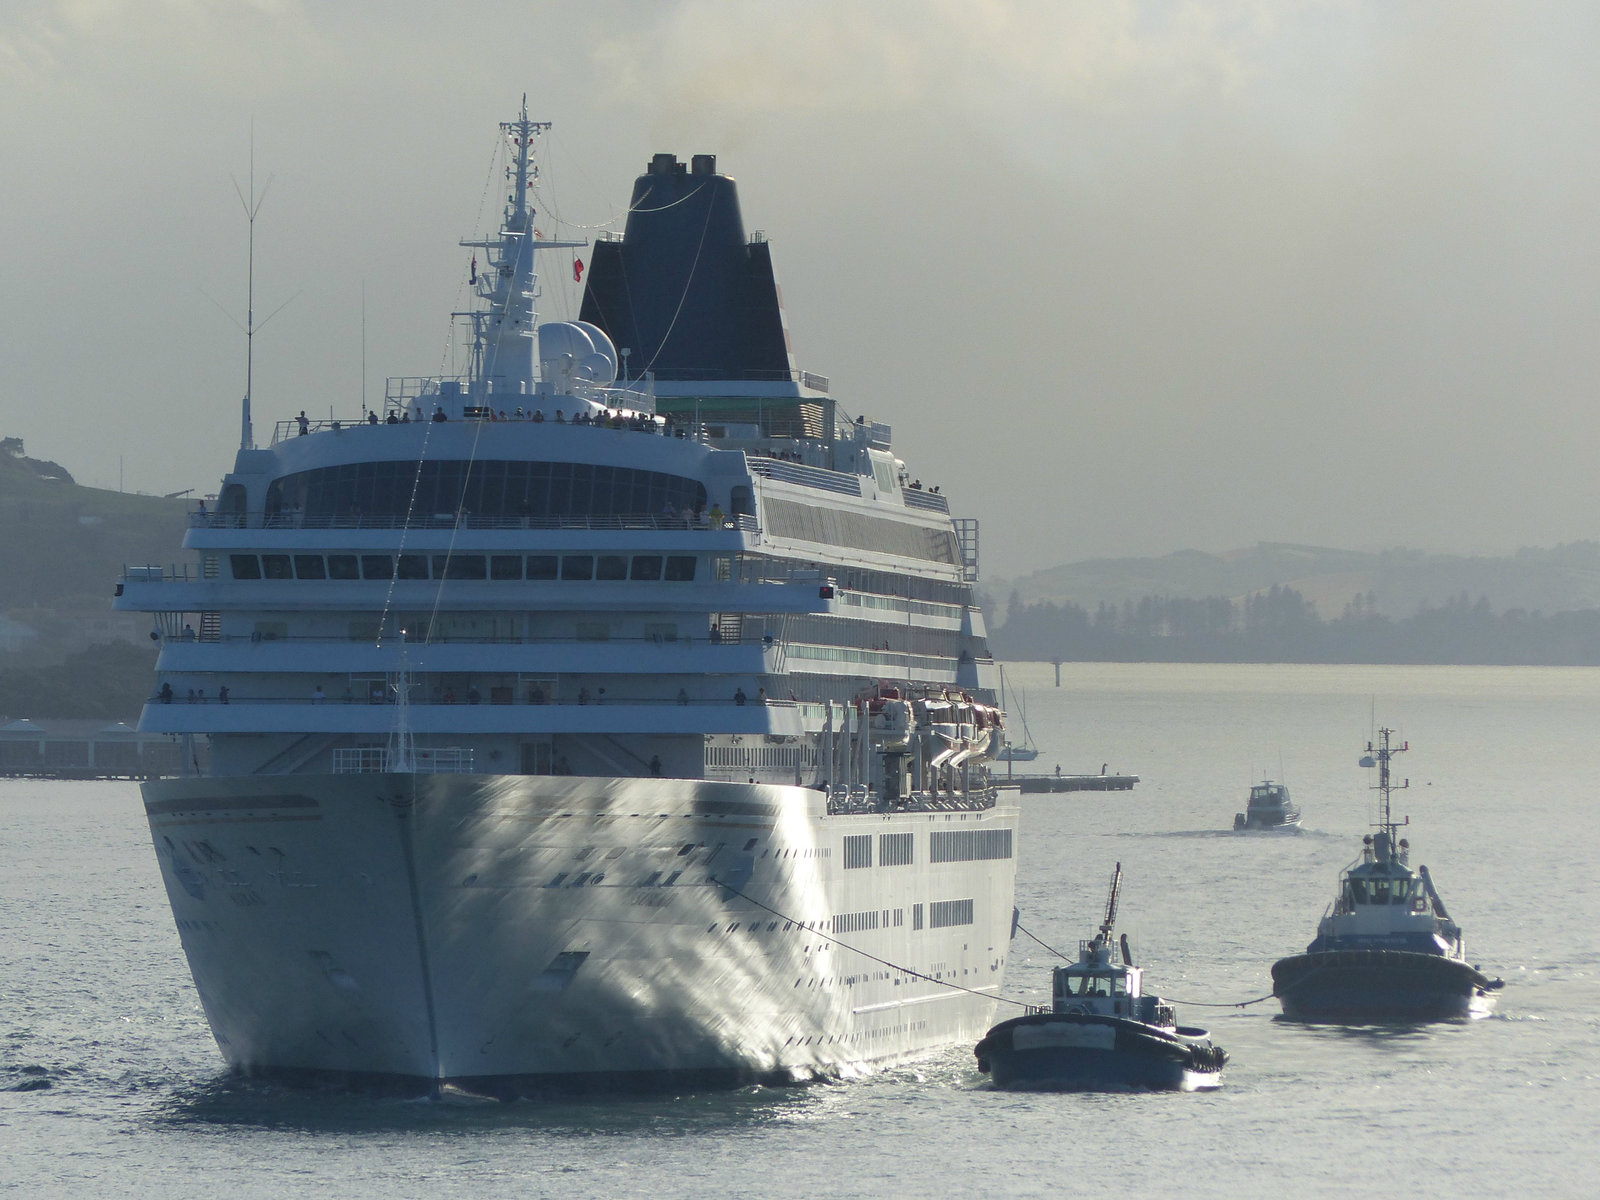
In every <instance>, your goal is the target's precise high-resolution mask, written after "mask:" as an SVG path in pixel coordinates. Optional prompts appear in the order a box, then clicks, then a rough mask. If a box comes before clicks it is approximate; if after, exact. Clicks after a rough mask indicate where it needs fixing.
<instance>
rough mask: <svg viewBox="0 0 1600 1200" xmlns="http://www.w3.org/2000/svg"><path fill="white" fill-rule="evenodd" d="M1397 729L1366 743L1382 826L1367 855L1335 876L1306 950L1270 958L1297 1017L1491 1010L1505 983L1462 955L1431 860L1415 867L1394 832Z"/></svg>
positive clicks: (1402, 1019) (1277, 988) (1375, 1017)
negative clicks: (1335, 888) (1334, 888)
mask: <svg viewBox="0 0 1600 1200" xmlns="http://www.w3.org/2000/svg"><path fill="white" fill-rule="evenodd" d="M1392 734H1393V731H1392V730H1388V729H1382V730H1379V731H1378V742H1377V746H1376V748H1374V746H1373V744H1372V743H1371V742H1368V743H1367V753H1366V754H1365V755H1364V756H1363V757H1362V759H1361V765H1362V766H1364V767H1371V766H1376V767H1377V768H1378V782H1377V784H1376V786H1375V790H1376V791H1377V793H1378V804H1379V812H1378V818H1379V819H1378V822H1377V833H1375V834H1367V835H1366V836H1365V837H1364V838H1362V847H1361V858H1360V861H1358V862H1357V863H1355V864H1354V865H1353V866H1350V867H1348V868H1346V869H1345V870H1344V871H1343V872H1342V873H1341V874H1340V876H1339V894H1338V896H1337V897H1335V899H1334V901H1333V904H1332V905H1331V906H1330V907H1329V909H1328V911H1327V912H1326V913H1325V914H1324V915H1323V917H1322V920H1321V922H1320V923H1319V924H1318V925H1317V936H1316V939H1315V940H1314V941H1313V942H1312V943H1311V944H1310V945H1309V946H1307V947H1306V952H1305V953H1304V954H1295V955H1291V956H1290V957H1288V958H1283V959H1279V960H1278V961H1277V962H1275V963H1273V964H1272V991H1273V994H1274V995H1276V996H1277V997H1278V1000H1279V1002H1280V1003H1281V1004H1282V1005H1283V1015H1284V1016H1285V1017H1287V1018H1288V1019H1290V1020H1293V1021H1311V1022H1325V1023H1329V1024H1352V1025H1361V1024H1383V1023H1413V1022H1422V1021H1450V1020H1459V1019H1462V1018H1465V1017H1478V1016H1486V1015H1488V1013H1489V1011H1490V1010H1491V1009H1492V1008H1493V1007H1494V1002H1495V999H1496V997H1495V993H1496V992H1497V991H1498V990H1499V989H1500V988H1502V987H1503V986H1505V985H1504V981H1502V980H1499V979H1490V978H1488V977H1487V976H1486V975H1484V974H1483V973H1482V972H1481V971H1479V970H1478V968H1477V967H1475V966H1473V965H1472V964H1471V963H1469V962H1467V960H1466V948H1465V944H1464V942H1463V940H1462V934H1461V927H1460V926H1459V925H1457V924H1456V923H1455V922H1454V921H1452V920H1451V919H1450V914H1449V913H1448V912H1446V911H1445V907H1444V901H1443V900H1441V899H1440V898H1439V893H1438V891H1437V889H1435V887H1434V886H1433V879H1432V877H1431V876H1430V875H1429V874H1428V868H1427V867H1424V866H1419V867H1418V868H1417V869H1416V870H1415V871H1413V870H1412V869H1411V867H1410V865H1409V862H1408V859H1409V857H1410V852H1411V846H1410V843H1409V842H1407V841H1406V840H1405V839H1404V838H1397V837H1396V834H1397V833H1398V831H1399V826H1400V825H1402V824H1407V825H1408V824H1410V818H1409V817H1407V818H1406V819H1405V820H1404V821H1401V822H1396V821H1395V820H1394V816H1393V813H1392V811H1391V808H1390V795H1389V794H1390V792H1391V791H1395V790H1398V789H1401V788H1406V787H1409V786H1410V782H1411V781H1410V780H1406V781H1405V782H1404V783H1400V784H1394V783H1392V782H1391V780H1390V776H1389V768H1390V763H1391V761H1392V760H1393V758H1394V756H1395V755H1396V754H1403V753H1404V752H1405V751H1407V750H1409V749H1410V748H1411V744H1410V743H1409V742H1405V743H1402V744H1401V745H1399V746H1396V745H1394V744H1393V742H1392V740H1391V738H1392Z"/></svg>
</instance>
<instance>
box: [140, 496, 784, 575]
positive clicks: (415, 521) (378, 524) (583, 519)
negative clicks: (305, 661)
mask: <svg viewBox="0 0 1600 1200" xmlns="http://www.w3.org/2000/svg"><path fill="white" fill-rule="evenodd" d="M189 525H190V527H191V528H194V529H593V530H610V531H617V530H623V531H634V530H640V531H653V530H689V529H698V530H707V531H710V532H718V531H725V530H734V531H737V532H740V533H752V534H759V533H760V532H761V525H760V522H758V521H757V520H756V518H755V517H753V516H750V515H748V514H743V513H736V514H733V515H731V516H724V517H723V518H722V520H721V522H720V524H719V523H718V522H716V521H713V520H711V519H710V517H709V516H708V515H707V514H704V513H702V514H701V515H700V516H698V517H696V516H692V515H691V516H681V515H675V514H667V513H618V514H615V515H587V514H580V515H574V516H504V517H485V516H478V515H476V514H474V513H413V514H412V515H411V516H410V517H409V518H408V517H404V516H374V515H370V514H365V513H316V514H305V513H272V514H270V515H267V516H262V515H261V514H259V513H219V512H192V513H190V514H189ZM128 570H137V571H144V570H148V568H145V567H135V568H128V569H125V571H124V574H123V578H125V579H128V578H141V579H142V578H146V576H143V575H140V576H133V575H129V574H128V573H127V571H128Z"/></svg>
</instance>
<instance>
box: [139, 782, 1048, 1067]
mask: <svg viewBox="0 0 1600 1200" xmlns="http://www.w3.org/2000/svg"><path fill="white" fill-rule="evenodd" d="M219 785H220V786H219ZM145 796H146V801H145V803H146V808H147V811H148V816H149V820H150V826H151V831H152V836H153V839H154V842H155V846H156V850H157V854H158V857H159V859H160V862H161V869H162V874H163V877H164V879H165V882H166V886H167V890H168V893H169V896H170V899H171V902H172V907H173V912H174V915H175V916H176V918H177V924H178V928H179V931H180V935H181V937H182V940H183V945H184V949H185V951H186V953H187V955H188V957H189V961H190V965H191V968H192V970H193V974H194V978H195V982H196V986H197V988H198V990H199V994H200V997H201V1000H202V1003H203V1005H204V1007H205V1011H206V1015H207V1017H208V1019H209V1020H210V1022H211V1025H212V1028H213V1030H214V1032H215V1034H216V1037H217V1041H218V1044H219V1046H220V1047H221V1049H222V1052H223V1054H224V1056H225V1058H226V1059H227V1060H228V1061H229V1063H230V1064H231V1065H233V1066H235V1067H236V1068H239V1069H242V1070H245V1071H252V1072H273V1071H287V1072H302V1071H312V1072H333V1073H341V1074H348V1075H354V1076H376V1077H392V1078H396V1079H401V1080H409V1081H415V1082H417V1083H418V1084H429V1085H437V1084H439V1083H442V1082H450V1081H470V1082H472V1083H475V1084H477V1085H480V1086H486V1087H488V1088H490V1089H491V1090H495V1091H505V1090H515V1089H516V1087H517V1086H519V1085H520V1084H522V1083H525V1082H534V1083H537V1082H538V1081H541V1080H546V1081H567V1082H570V1081H572V1079H573V1077H584V1078H588V1079H589V1080H590V1081H594V1080H597V1079H603V1078H609V1077H617V1078H632V1079H643V1078H648V1077H651V1076H683V1075H696V1076H702V1077H706V1078H719V1079H726V1080H730V1081H733V1080H743V1079H774V1078H776V1079H801V1078H806V1077H809V1076H812V1075H816V1074H827V1073H836V1072H838V1071H840V1070H843V1069H847V1068H848V1067H849V1066H850V1064H853V1063H860V1062H867V1061H872V1062H889V1061H894V1060H896V1059H899V1058H904V1057H907V1056H910V1055H914V1054H916V1053H917V1052H919V1051H921V1050H923V1049H924V1048H926V1047H927V1046H929V1045H937V1044H945V1043H948V1042H952V1041H960V1040H964V1039H969V1038H973V1037H976V1036H977V1035H978V1034H981V1033H982V1031H983V1029H984V1028H986V1027H987V1024H988V1023H989V1022H990V1020H991V1019H992V1015H993V1011H994V1006H995V1001H994V997H995V996H996V995H997V994H998V992H999V988H1000V983H1001V980H1002V978H1003V974H1004V969H1005V963H1006V958H1007V954H1008V948H1009V936H1010V922H1011V915H1012V912H1011V895H1012V888H1013V881H1014V865H1015V859H1014V858H1013V857H1010V856H1007V857H995V858H990V859H987V860H982V861H978V862H974V861H965V862H950V863H945V864H939V865H937V866H934V867H932V868H929V867H927V866H924V867H923V868H922V869H921V870H920V872H919V874H918V877H917V890H916V892H915V893H914V894H913V895H909V896H908V895H907V894H906V892H905V889H904V887H903V880H902V879H901V878H898V877H897V876H903V875H904V874H905V873H906V872H907V871H908V869H909V864H907V865H903V866H902V865H879V864H880V863H881V861H882V859H883V858H884V857H885V856H884V855H883V854H881V853H875V854H873V855H871V858H872V860H873V862H874V865H872V866H868V867H846V865H845V861H844V854H843V851H844V847H843V845H842V838H844V837H846V836H853V837H857V838H859V837H862V836H868V837H870V838H871V839H872V840H873V841H874V842H878V841H879V840H880V839H886V840H884V841H883V842H882V843H881V845H882V846H897V845H904V844H906V843H905V839H907V835H909V841H910V843H911V845H912V847H913V849H912V851H911V852H912V854H913V855H915V856H916V858H917V859H918V860H919V861H921V860H922V859H923V854H919V853H917V851H918V850H923V847H920V846H917V845H916V843H917V842H919V841H920V842H922V843H924V845H926V844H928V843H929V842H930V835H934V834H948V833H951V832H956V831H962V832H969V833H973V834H976V835H977V836H975V837H972V838H966V839H963V842H964V844H968V845H978V846H984V845H988V846H993V847H1006V848H1009V844H1010V841H1011V838H1012V836H1013V831H1014V829H1015V825H1016V817H1017V813H1016V811H1015V809H1014V808H1010V807H1005V806H1002V807H996V808H992V809H989V810H987V811H984V812H920V813H884V814H881V815H878V816H875V817H872V818H869V819H868V820H867V821H866V822H865V823H863V820H862V817H861V816H860V815H851V816H847V817H829V816H828V815H827V813H826V802H825V798H824V797H823V796H822V795H821V794H820V793H818V792H817V791H814V790H811V789H805V788H796V787H785V786H778V785H753V786H752V785H748V784H725V783H715V782H706V781H693V780H658V779H596V778H539V777H526V776H488V775H417V774H364V775H341V776H293V777H279V778H257V779H248V780H227V781H218V780H207V779H192V780H167V781H163V782H159V783H152V784H148V785H146V787H145ZM858 844H859V843H858ZM878 848H879V847H878V846H874V847H873V849H874V850H877V849H878ZM887 857H888V859H889V861H890V862H891V863H892V862H893V861H894V860H895V858H896V857H897V855H896V854H894V853H890V854H889V855H888V856H887ZM826 930H835V931H838V930H849V931H850V932H848V933H843V932H834V933H828V932H825V931H826ZM241 946H247V947H248V948H249V952H248V953H240V952H239V949H240V947H241ZM891 964H892V965H891ZM951 985H955V986H951Z"/></svg>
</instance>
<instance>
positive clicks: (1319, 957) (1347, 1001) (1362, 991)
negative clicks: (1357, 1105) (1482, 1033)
mask: <svg viewBox="0 0 1600 1200" xmlns="http://www.w3.org/2000/svg"><path fill="white" fill-rule="evenodd" d="M1495 986H1496V985H1494V984H1492V983H1491V981H1490V980H1489V979H1488V978H1487V977H1486V976H1484V975H1483V974H1482V973H1481V972H1479V971H1477V970H1475V969H1474V968H1473V967H1472V966H1471V965H1469V964H1468V963H1465V962H1463V961H1461V960H1460V959H1456V958H1448V957H1446V956H1444V955H1441V954H1423V953H1416V952H1414V951H1406V950H1378V949H1361V950H1324V951H1318V952H1316V953H1311V954H1296V955H1292V956H1291V957H1289V958H1284V959H1280V960H1278V961H1277V962H1276V963H1274V964H1273V965H1272V987H1273V993H1274V994H1275V995H1276V996H1277V997H1278V1001H1279V1003H1280V1004H1281V1005H1282V1006H1283V1015H1284V1017H1286V1018H1287V1019H1289V1020H1291V1021H1307V1022H1312V1023H1325V1024H1349V1025H1365V1024H1411V1023H1416V1022H1425V1021H1459V1020H1465V1019H1467V1018H1470V1017H1480V1016H1486V1015H1488V1013H1489V1012H1490V1011H1491V1010H1492V1009H1493V1007H1494V1002H1495V992H1494V988H1495Z"/></svg>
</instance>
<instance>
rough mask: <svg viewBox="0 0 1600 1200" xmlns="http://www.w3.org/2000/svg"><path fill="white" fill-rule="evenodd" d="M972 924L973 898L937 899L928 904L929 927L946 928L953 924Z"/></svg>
mask: <svg viewBox="0 0 1600 1200" xmlns="http://www.w3.org/2000/svg"><path fill="white" fill-rule="evenodd" d="M971 924H972V901H971V900H935V901H934V902H933V903H932V904H930V905H928V928H929V929H946V928H948V927H949V926H951V925H971Z"/></svg>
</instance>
